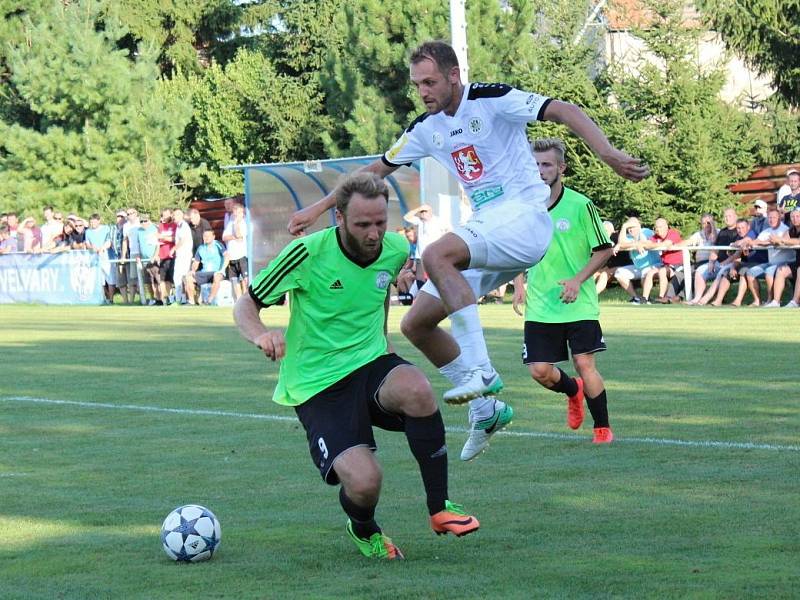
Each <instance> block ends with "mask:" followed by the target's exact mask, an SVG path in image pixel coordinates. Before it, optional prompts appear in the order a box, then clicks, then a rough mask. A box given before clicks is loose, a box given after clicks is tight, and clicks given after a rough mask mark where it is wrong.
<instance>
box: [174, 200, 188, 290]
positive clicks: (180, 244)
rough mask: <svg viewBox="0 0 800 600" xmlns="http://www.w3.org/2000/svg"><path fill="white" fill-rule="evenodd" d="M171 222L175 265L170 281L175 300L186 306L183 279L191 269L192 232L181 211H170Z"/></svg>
mask: <svg viewBox="0 0 800 600" xmlns="http://www.w3.org/2000/svg"><path fill="white" fill-rule="evenodd" d="M172 220H173V221H174V222H175V226H176V229H175V264H174V266H173V271H172V281H173V282H174V283H175V300H176V301H177V302H179V303H181V304H186V294H185V293H184V288H183V278H184V277H185V276H186V274H187V273H188V272H189V269H191V267H192V244H193V242H192V230H191V228H190V227H189V223H188V222H187V221H186V218H185V216H184V214H183V210H182V209H180V208H176V209H175V210H173V211H172Z"/></svg>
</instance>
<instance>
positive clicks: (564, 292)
mask: <svg viewBox="0 0 800 600" xmlns="http://www.w3.org/2000/svg"><path fill="white" fill-rule="evenodd" d="M558 284H559V285H560V286H561V300H562V302H564V304H571V303H573V302H575V300H577V298H578V294H579V293H580V291H581V284H580V282H579V281H577V280H576V279H562V280H561V281H559V282H558Z"/></svg>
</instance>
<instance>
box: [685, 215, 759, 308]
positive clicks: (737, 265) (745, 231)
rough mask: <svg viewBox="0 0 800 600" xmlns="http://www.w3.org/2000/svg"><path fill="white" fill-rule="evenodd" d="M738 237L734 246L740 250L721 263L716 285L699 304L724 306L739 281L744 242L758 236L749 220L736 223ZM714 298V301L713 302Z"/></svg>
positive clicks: (707, 291)
mask: <svg viewBox="0 0 800 600" xmlns="http://www.w3.org/2000/svg"><path fill="white" fill-rule="evenodd" d="M736 235H737V240H736V241H735V242H734V246H736V247H737V248H738V250H736V251H735V252H734V253H733V254H731V255H730V256H728V257H727V258H726V259H725V260H723V261H722V262H721V263H719V269H717V276H716V278H715V279H714V283H712V284H711V285H710V286H709V288H708V290H706V293H705V294H704V295H703V297H702V298H700V300H699V302H697V304H700V305H705V304H708V303H711V305H712V306H722V301H723V300H724V298H725V294H727V293H728V290H729V289H730V287H731V284H732V282H733V281H736V280H737V279H739V270H740V269H741V265H742V259H743V256H744V250H743V249H742V247H743V242H744V241H745V240H754V239H755V238H756V235H755V233H754V232H753V231H752V230H751V229H750V223H748V221H747V219H739V220H738V221H737V222H736ZM744 245H746V244H744ZM712 298H714V300H711V299H712Z"/></svg>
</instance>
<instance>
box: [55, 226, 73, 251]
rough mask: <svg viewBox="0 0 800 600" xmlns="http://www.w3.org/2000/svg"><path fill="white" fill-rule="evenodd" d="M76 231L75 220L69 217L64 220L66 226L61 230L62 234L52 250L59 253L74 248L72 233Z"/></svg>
mask: <svg viewBox="0 0 800 600" xmlns="http://www.w3.org/2000/svg"><path fill="white" fill-rule="evenodd" d="M73 233H75V222H74V221H70V220H69V219H67V220H66V221H64V227H63V228H62V230H61V235H60V236H58V237H57V238H56V239H55V240H54V243H55V246H53V249H52V250H50V252H52V253H54V254H57V253H60V252H69V251H70V250H72V234H73Z"/></svg>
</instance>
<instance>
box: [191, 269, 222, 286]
mask: <svg viewBox="0 0 800 600" xmlns="http://www.w3.org/2000/svg"><path fill="white" fill-rule="evenodd" d="M216 274H217V272H216V271H197V272H196V273H195V274H194V280H195V281H196V282H197V285H205V284H207V283H214V275H216Z"/></svg>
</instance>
